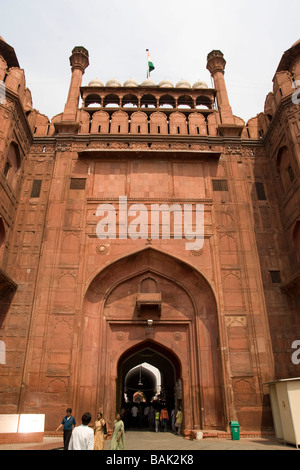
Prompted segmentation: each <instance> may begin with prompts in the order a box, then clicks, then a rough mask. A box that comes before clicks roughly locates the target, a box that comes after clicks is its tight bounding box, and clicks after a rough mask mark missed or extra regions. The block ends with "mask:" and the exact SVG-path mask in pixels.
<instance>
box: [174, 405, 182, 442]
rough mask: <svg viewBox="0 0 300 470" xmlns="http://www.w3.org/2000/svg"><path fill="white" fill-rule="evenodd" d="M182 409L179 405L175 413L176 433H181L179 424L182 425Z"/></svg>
mask: <svg viewBox="0 0 300 470" xmlns="http://www.w3.org/2000/svg"><path fill="white" fill-rule="evenodd" d="M182 418H183V415H182V409H181V407H179V408H178V411H177V413H176V422H175V428H176V429H177V435H178V436H179V434H180V433H181V426H182Z"/></svg>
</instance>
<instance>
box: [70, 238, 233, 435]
mask: <svg viewBox="0 0 300 470" xmlns="http://www.w3.org/2000/svg"><path fill="white" fill-rule="evenodd" d="M81 332H82V337H81V339H80V343H79V344H80V361H79V363H78V380H77V401H76V402H77V413H78V414H80V413H81V411H85V410H88V409H89V410H91V411H93V410H95V411H96V410H98V409H99V408H100V409H101V410H102V411H103V413H104V414H105V416H106V419H107V421H108V423H109V426H112V425H113V420H114V415H115V413H116V411H119V410H118V408H119V407H120V406H121V405H122V394H123V387H124V378H125V376H126V374H127V373H128V372H129V371H130V370H131V369H132V368H134V367H135V366H138V365H139V364H141V363H142V362H145V360H146V358H145V357H144V358H143V357H142V356H145V355H146V357H149V360H148V359H147V360H146V362H148V363H150V364H153V365H154V366H155V367H157V368H158V369H159V370H161V371H162V376H163V377H164V379H166V383H167V385H168V387H169V388H170V389H172V388H173V390H172V391H171V392H170V393H172V397H173V398H170V396H169V400H171V401H172V400H173V401H174V382H175V383H176V380H178V379H180V383H181V387H182V406H183V409H184V426H185V430H186V431H189V430H193V429H194V430H195V429H222V428H224V426H225V422H226V418H225V406H224V401H223V396H224V395H225V393H224V388H223V379H222V377H223V375H222V363H221V354H220V339H219V326H218V313H217V305H216V300H215V296H214V293H213V290H212V288H211V286H210V284H209V283H208V282H207V280H206V279H205V277H204V276H203V275H202V274H201V273H200V272H199V271H197V270H196V269H195V268H193V267H192V266H191V265H189V264H187V263H185V262H183V261H182V260H179V259H178V258H176V257H173V256H171V255H169V254H166V253H163V252H161V251H158V250H156V249H153V248H152V247H150V248H148V247H147V248H145V249H143V250H141V251H138V252H134V253H132V254H130V255H128V256H125V257H122V258H121V259H118V260H117V261H115V262H114V263H111V264H109V265H108V266H106V267H105V268H104V269H103V270H102V271H101V272H100V273H99V274H98V275H96V277H94V279H93V281H92V282H91V284H90V285H89V288H88V290H87V293H86V297H85V302H84V308H83V317H82V328H81ZM151 354H153V358H152V362H151V361H150V355H151ZM168 369H170V371H173V372H172V374H173V376H172V380H171V379H170V380H169V378H168V373H169V370H168ZM170 405H171V403H170Z"/></svg>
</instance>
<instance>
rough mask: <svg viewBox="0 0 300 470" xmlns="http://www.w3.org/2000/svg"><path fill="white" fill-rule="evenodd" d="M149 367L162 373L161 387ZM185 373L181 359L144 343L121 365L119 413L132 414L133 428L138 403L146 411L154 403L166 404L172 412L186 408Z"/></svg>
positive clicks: (123, 356) (118, 398)
mask: <svg viewBox="0 0 300 470" xmlns="http://www.w3.org/2000/svg"><path fill="white" fill-rule="evenodd" d="M149 365H150V366H153V368H155V369H156V370H157V371H158V372H159V375H160V385H159V387H158V386H157V380H156V379H157V377H155V375H154V373H153V372H151V370H149V368H148V367H147V366H149ZM181 373H182V372H181V363H180V360H179V358H178V357H177V356H176V355H175V354H174V353H173V352H172V351H170V350H168V349H167V348H165V347H164V346H163V345H161V344H157V343H155V342H154V341H152V340H146V341H142V342H141V343H139V344H137V345H136V346H134V347H132V348H130V349H128V350H127V351H125V353H124V354H122V356H121V357H120V359H119V361H118V376H117V394H116V409H122V408H124V409H126V410H127V411H128V413H127V415H126V418H127V425H128V426H131V424H132V423H131V421H130V415H129V411H130V408H131V406H132V405H133V404H134V403H138V404H139V405H140V407H141V409H142V410H144V408H145V407H146V405H149V404H150V403H153V404H154V405H155V406H157V405H159V406H162V404H166V405H167V408H168V409H169V412H171V410H172V409H173V408H176V409H178V407H179V406H182V387H181ZM139 392H140V393H139ZM141 422H142V420H141ZM143 424H144V425H145V424H148V423H145V422H144V423H143ZM139 425H141V423H139Z"/></svg>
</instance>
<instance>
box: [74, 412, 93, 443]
mask: <svg viewBox="0 0 300 470" xmlns="http://www.w3.org/2000/svg"><path fill="white" fill-rule="evenodd" d="M91 419H92V416H91V414H90V413H84V415H82V418H81V422H82V424H81V426H78V427H77V428H75V429H74V430H73V432H72V436H71V439H70V443H69V450H94V431H93V429H92V428H89V423H90V422H91Z"/></svg>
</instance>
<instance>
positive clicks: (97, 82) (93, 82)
mask: <svg viewBox="0 0 300 470" xmlns="http://www.w3.org/2000/svg"><path fill="white" fill-rule="evenodd" d="M88 86H104V84H103V83H102V82H101V80H100V78H93V79H92V80H91V81H90V82H89V84H88Z"/></svg>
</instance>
